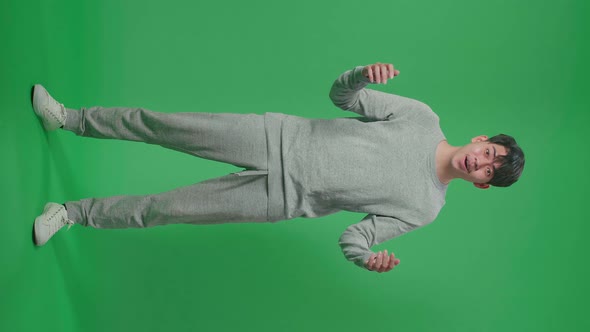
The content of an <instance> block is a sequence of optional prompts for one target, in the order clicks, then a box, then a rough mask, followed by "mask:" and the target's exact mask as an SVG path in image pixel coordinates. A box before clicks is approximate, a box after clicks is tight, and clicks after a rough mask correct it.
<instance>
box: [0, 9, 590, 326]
mask: <svg viewBox="0 0 590 332" xmlns="http://www.w3.org/2000/svg"><path fill="white" fill-rule="evenodd" d="M589 12H590V10H589V5H588V4H587V2H586V1H532V0H526V1H485V2H484V1H481V2H480V1H469V0H458V1H452V2H445V1H433V0H430V1H391V0H390V1H348V0H345V1H309V0H302V1H292V2H283V1H217V2H204V1H163V2H162V1H151V0H148V1H146V0H144V1H136V0H132V1H114V0H105V1H73V0H70V1H65V0H62V1H40V0H30V1H16V0H3V1H2V2H0V18H1V20H0V41H1V45H2V50H3V51H2V52H1V55H0V84H1V89H0V94H1V95H0V96H1V103H2V108H1V109H0V142H1V143H0V144H2V151H3V157H2V162H0V167H1V168H0V174H1V176H2V178H1V181H2V185H1V186H0V188H1V189H0V190H1V196H0V204H1V205H0V207H1V209H2V217H1V220H2V226H3V227H2V230H1V231H0V257H1V260H0V266H1V273H0V285H1V286H0V287H1V291H0V293H1V294H0V330H1V331H162V330H167V331H188V330H190V331H363V330H370V331H437V332H438V331H587V330H588V329H590V319H589V318H588V314H587V308H588V300H587V297H588V295H590V292H589V286H588V279H589V277H590V275H589V269H588V268H587V267H586V266H585V264H586V262H585V261H586V259H587V253H588V252H589V249H590V248H589V246H588V244H587V241H584V240H585V239H584V237H585V236H586V234H587V232H588V230H589V228H590V227H589V226H588V223H587V222H588V219H587V217H585V216H586V215H587V214H586V213H584V212H583V211H584V210H583V205H584V204H587V203H586V199H587V197H586V195H587V194H588V185H589V184H590V183H589V182H590V181H589V178H590V177H589V173H588V171H587V169H588V165H589V161H590V158H589V151H590V150H589V149H588V146H587V136H586V134H587V132H588V130H587V122H588V120H589V115H588V111H589V104H590V103H589V102H588V99H587V98H586V94H585V93H586V91H587V88H588V84H587V83H586V82H587V79H588V77H589V74H590V71H589V65H588V58H589V55H590V54H589V47H588V38H589V34H588V32H589V24H588V23H587V21H588V19H589V17H588V16H589V15H588V14H589ZM374 62H384V63H393V64H394V65H395V67H396V68H398V69H399V70H400V71H401V74H400V75H399V76H398V77H396V78H395V79H394V80H393V81H390V82H389V83H388V84H387V85H371V86H370V88H373V89H377V90H381V91H386V92H391V93H396V94H399V95H403V96H407V97H411V98H415V99H419V100H421V101H423V102H425V103H427V104H429V105H430V106H431V107H432V109H433V110H434V111H435V112H437V113H438V114H439V116H440V118H441V126H442V129H443V131H444V132H445V134H446V136H447V138H448V139H449V142H450V143H451V144H453V145H463V144H466V143H468V141H469V139H471V138H472V137H474V136H477V135H479V134H487V135H490V136H491V135H495V134H498V133H506V134H510V135H513V136H514V137H516V139H517V141H518V142H519V143H520V145H521V146H522V147H523V149H524V151H525V153H526V159H527V164H526V168H525V171H524V174H523V176H522V178H521V180H520V181H519V182H517V183H516V184H515V185H514V186H512V187H510V188H493V189H491V190H487V191H483V190H479V189H476V188H475V187H473V186H472V185H471V184H469V183H466V182H463V183H455V182H453V183H452V184H451V185H450V186H449V189H448V194H447V205H446V206H445V207H444V208H443V210H442V211H441V213H440V215H439V217H438V219H437V220H436V221H435V222H434V223H432V224H430V225H428V226H426V227H423V228H420V229H418V230H415V231H413V232H411V233H409V234H406V235H404V236H402V237H400V238H398V239H395V240H392V241H388V242H386V243H383V244H380V245H378V246H375V247H373V250H374V251H379V250H383V249H388V250H389V251H390V252H391V251H393V252H395V253H396V256H397V257H399V258H400V259H401V261H402V262H401V264H400V265H399V266H398V267H396V268H395V269H394V270H393V271H391V272H388V273H381V274H379V273H375V272H369V271H366V270H363V269H360V268H358V267H356V266H355V265H354V264H352V263H351V262H348V261H346V260H345V258H344V256H343V255H342V254H341V252H340V248H339V246H338V243H337V241H338V238H339V236H340V234H341V233H342V232H343V231H344V229H345V228H346V227H348V226H349V225H351V224H353V223H356V222H358V221H359V220H360V219H361V218H362V217H363V216H364V214H361V213H349V212H340V213H338V214H334V215H330V216H326V217H323V218H320V219H303V218H300V219H294V220H289V221H283V222H279V223H276V224H224V225H206V226H191V225H171V226H166V227H156V228H151V229H126V230H99V229H92V228H84V227H81V226H74V227H72V229H70V230H69V231H66V230H62V231H60V232H59V233H58V234H57V235H56V236H55V237H54V238H52V239H51V241H50V242H49V243H48V244H47V245H46V246H44V247H40V248H37V247H35V246H34V245H33V243H32V241H31V227H32V223H33V220H34V218H35V217H36V216H37V215H39V214H40V213H41V211H42V209H43V206H44V204H45V203H46V202H48V201H54V202H64V201H68V200H78V199H82V198H87V197H106V196H113V195H123V194H138V195H139V194H151V193H158V192H163V191H168V190H171V189H174V188H176V187H180V186H185V185H189V184H193V183H196V182H200V181H204V180H206V179H209V178H213V177H218V176H222V175H225V174H228V173H230V172H235V171H239V170H240V169H238V168H236V167H234V166H232V165H228V164H222V163H218V162H214V161H210V160H203V159H198V158H194V157H191V156H189V155H185V154H181V153H178V152H176V151H172V150H166V149H163V148H161V147H158V146H151V145H147V144H143V143H136V142H126V141H114V140H97V139H91V138H82V137H78V136H75V135H74V134H73V133H71V132H66V131H55V132H49V133H46V132H45V131H44V130H43V127H42V126H41V124H40V122H39V121H38V120H37V118H36V116H35V114H34V112H33V110H32V106H31V103H30V90H31V87H32V85H33V84H35V83H41V84H43V85H44V86H45V87H47V89H48V90H49V92H50V93H51V94H52V95H53V96H54V97H55V98H56V99H57V100H59V101H60V102H62V103H64V104H65V105H66V106H67V107H71V108H80V107H83V106H84V107H87V106H94V105H102V106H141V107H145V108H148V109H152V110H157V111H160V112H235V113H258V114H263V113H264V112H282V113H287V114H293V115H299V116H304V117H310V118H334V117H344V116H354V114H352V113H345V112H343V111H341V110H339V109H337V108H336V107H335V106H334V105H333V104H332V103H331V102H330V100H329V98H328V92H329V89H330V87H331V84H332V82H333V81H334V80H335V79H336V78H337V77H338V75H340V74H341V73H342V72H344V71H345V70H348V69H352V68H353V67H355V66H357V65H366V64H370V63H374Z"/></svg>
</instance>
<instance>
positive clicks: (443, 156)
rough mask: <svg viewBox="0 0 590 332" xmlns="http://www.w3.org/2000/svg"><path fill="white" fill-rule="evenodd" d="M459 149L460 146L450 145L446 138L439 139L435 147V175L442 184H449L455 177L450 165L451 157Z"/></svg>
mask: <svg viewBox="0 0 590 332" xmlns="http://www.w3.org/2000/svg"><path fill="white" fill-rule="evenodd" d="M459 149H460V147H456V146H452V145H450V144H449V143H448V142H447V141H446V140H443V141H441V142H440V143H439V144H438V146H437V147H436V155H435V164H436V175H437V176H438V179H439V180H440V182H441V183H443V184H449V182H451V180H452V179H454V178H456V177H457V175H456V174H455V170H454V168H453V165H452V158H453V155H454V153H455V152H456V151H457V150H459Z"/></svg>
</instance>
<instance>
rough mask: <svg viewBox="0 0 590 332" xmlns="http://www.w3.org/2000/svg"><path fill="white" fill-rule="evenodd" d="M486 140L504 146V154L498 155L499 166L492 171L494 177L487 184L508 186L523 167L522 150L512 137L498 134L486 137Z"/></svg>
mask: <svg viewBox="0 0 590 332" xmlns="http://www.w3.org/2000/svg"><path fill="white" fill-rule="evenodd" d="M487 142H490V143H493V144H499V145H502V146H503V147H505V148H506V155H505V156H498V157H497V158H496V160H498V161H500V164H501V166H500V167H499V168H497V169H496V171H495V172H494V177H493V178H492V179H491V180H490V182H488V184H490V185H492V186H495V187H508V186H510V185H512V184H513V183H514V182H516V181H517V180H518V179H519V178H520V175H521V174H522V170H523V169H524V152H522V149H521V148H520V147H519V146H518V144H516V140H515V139H514V137H512V136H510V135H504V134H499V135H496V136H494V137H490V138H488V140H487Z"/></svg>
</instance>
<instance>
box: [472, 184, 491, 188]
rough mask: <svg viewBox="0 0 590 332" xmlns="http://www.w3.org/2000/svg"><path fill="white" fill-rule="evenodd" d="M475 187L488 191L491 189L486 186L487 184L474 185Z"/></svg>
mask: <svg viewBox="0 0 590 332" xmlns="http://www.w3.org/2000/svg"><path fill="white" fill-rule="evenodd" d="M473 185H474V186H476V187H477V188H479V189H488V188H489V187H490V185H489V184H485V183H473Z"/></svg>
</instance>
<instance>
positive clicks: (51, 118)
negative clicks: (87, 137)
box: [33, 84, 66, 130]
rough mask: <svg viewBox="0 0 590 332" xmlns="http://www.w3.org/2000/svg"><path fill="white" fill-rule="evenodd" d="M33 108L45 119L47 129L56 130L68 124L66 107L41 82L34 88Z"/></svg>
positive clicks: (44, 123)
mask: <svg viewBox="0 0 590 332" xmlns="http://www.w3.org/2000/svg"><path fill="white" fill-rule="evenodd" d="M33 109H34V110H35V113H36V114H37V116H38V117H39V118H41V120H42V121H43V126H44V127H45V129H46V130H54V129H57V128H59V127H61V126H63V125H65V124H66V109H65V107H64V105H63V104H60V103H58V102H57V100H55V99H53V98H52V97H51V95H50V94H49V92H47V90H45V88H44V87H43V86H42V85H41V84H35V87H34V88H33Z"/></svg>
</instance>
